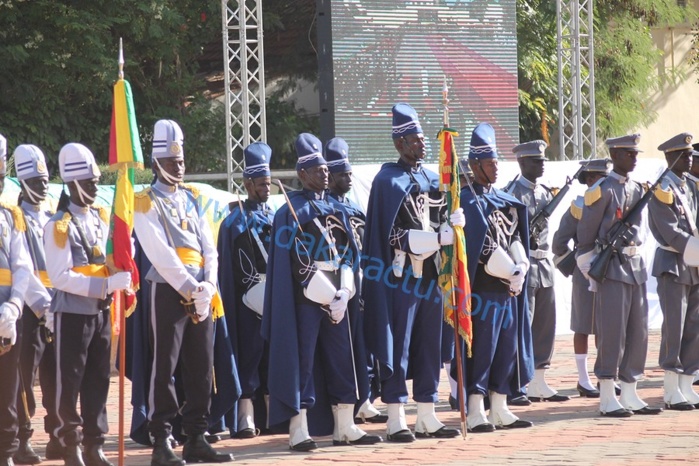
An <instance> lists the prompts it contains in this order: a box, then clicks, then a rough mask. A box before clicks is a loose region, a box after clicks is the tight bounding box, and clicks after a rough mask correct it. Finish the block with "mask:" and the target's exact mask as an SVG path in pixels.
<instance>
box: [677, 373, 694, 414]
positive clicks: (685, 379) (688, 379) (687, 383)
mask: <svg viewBox="0 0 699 466" xmlns="http://www.w3.org/2000/svg"><path fill="white" fill-rule="evenodd" d="M678 377H679V386H680V391H681V392H682V395H684V397H685V398H686V399H687V402H688V403H689V404H693V405H694V407H695V408H697V407H698V406H697V405H698V404H699V395H697V393H696V392H695V391H694V389H693V388H692V383H693V382H694V374H690V375H685V374H679V376H678Z"/></svg>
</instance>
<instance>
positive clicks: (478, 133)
mask: <svg viewBox="0 0 699 466" xmlns="http://www.w3.org/2000/svg"><path fill="white" fill-rule="evenodd" d="M468 158H469V160H483V159H497V158H498V151H497V147H496V146H495V130H494V129H493V127H492V126H490V125H489V124H488V123H479V124H478V126H476V127H475V128H474V129H473V133H472V134H471V145H470V146H469V152H468Z"/></svg>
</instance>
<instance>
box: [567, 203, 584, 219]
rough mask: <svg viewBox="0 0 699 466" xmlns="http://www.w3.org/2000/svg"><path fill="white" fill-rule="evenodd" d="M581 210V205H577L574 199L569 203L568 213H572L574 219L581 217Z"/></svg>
mask: <svg viewBox="0 0 699 466" xmlns="http://www.w3.org/2000/svg"><path fill="white" fill-rule="evenodd" d="M582 212H583V210H582V207H580V206H579V205H577V204H576V203H575V201H573V202H571V203H570V215H572V216H573V218H574V219H575V220H580V219H581V218H582Z"/></svg>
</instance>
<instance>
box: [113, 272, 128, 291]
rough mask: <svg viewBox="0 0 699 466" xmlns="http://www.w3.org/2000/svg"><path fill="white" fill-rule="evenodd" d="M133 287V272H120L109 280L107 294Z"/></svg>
mask: <svg viewBox="0 0 699 466" xmlns="http://www.w3.org/2000/svg"><path fill="white" fill-rule="evenodd" d="M130 287H131V272H118V273H115V274H114V275H112V276H111V277H108V278H107V294H112V293H114V292H115V291H118V290H126V289H128V288H130Z"/></svg>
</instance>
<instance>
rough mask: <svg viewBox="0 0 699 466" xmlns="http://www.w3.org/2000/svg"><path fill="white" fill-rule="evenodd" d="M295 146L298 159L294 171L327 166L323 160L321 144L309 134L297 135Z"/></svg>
mask: <svg viewBox="0 0 699 466" xmlns="http://www.w3.org/2000/svg"><path fill="white" fill-rule="evenodd" d="M295 145H296V155H297V156H298V158H299V159H298V161H297V162H296V171H298V170H302V169H307V168H311V167H317V166H318V165H327V164H328V163H327V162H326V161H325V159H324V158H323V152H322V150H323V144H321V142H320V139H318V138H317V137H315V136H313V135H312V134H311V133H301V134H299V136H298V137H297V138H296V143H295Z"/></svg>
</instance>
